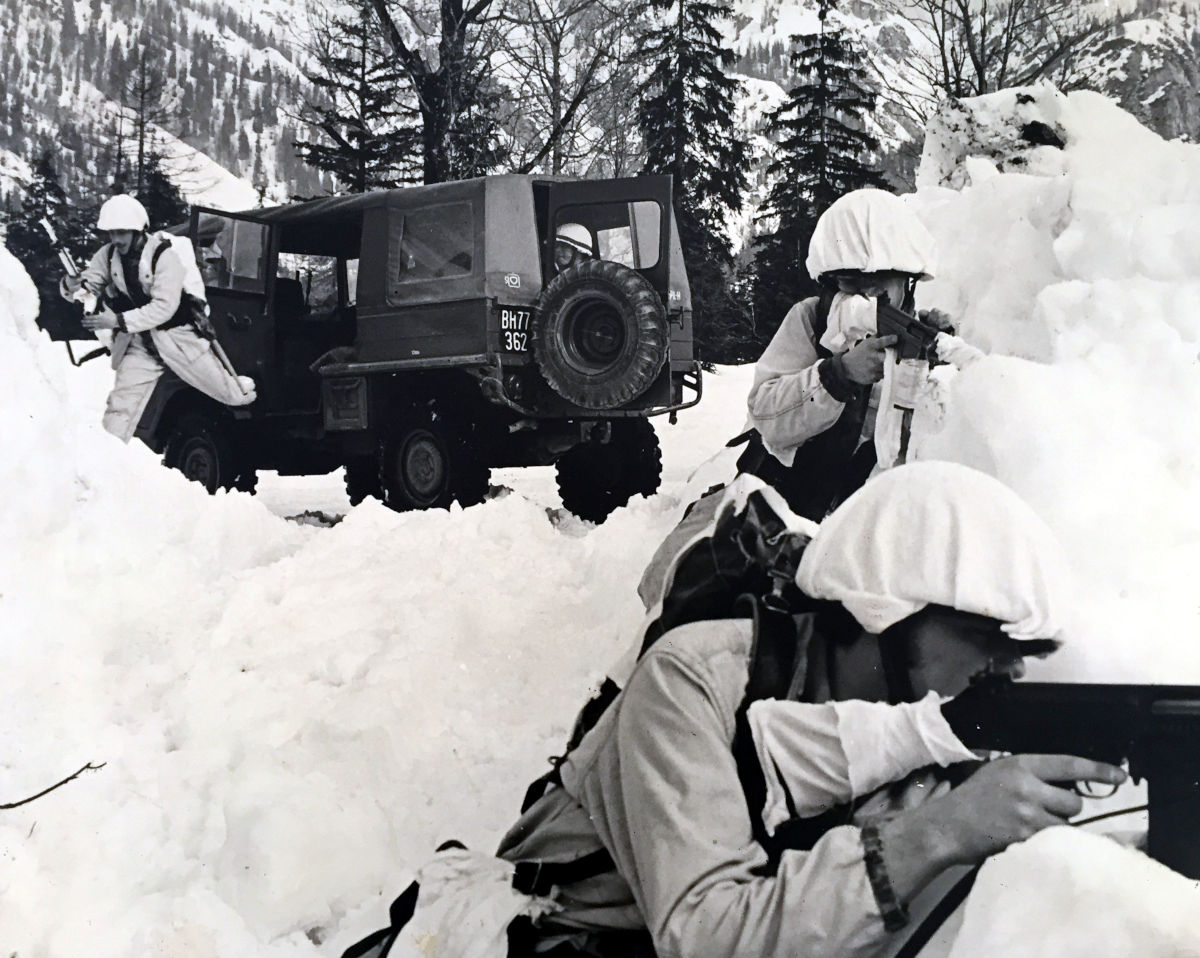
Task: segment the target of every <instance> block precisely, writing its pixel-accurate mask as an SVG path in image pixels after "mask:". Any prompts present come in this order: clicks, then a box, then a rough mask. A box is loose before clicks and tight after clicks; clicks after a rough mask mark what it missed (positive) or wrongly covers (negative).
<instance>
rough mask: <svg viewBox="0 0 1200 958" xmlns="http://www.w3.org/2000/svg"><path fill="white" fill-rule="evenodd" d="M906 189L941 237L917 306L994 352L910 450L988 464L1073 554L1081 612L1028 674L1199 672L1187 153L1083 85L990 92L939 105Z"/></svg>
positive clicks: (1198, 516)
mask: <svg viewBox="0 0 1200 958" xmlns="http://www.w3.org/2000/svg"><path fill="white" fill-rule="evenodd" d="M1050 142H1059V143H1061V144H1062V146H1061V148H1060V147H1058V146H1054V145H1047V144H1048V143H1050ZM919 182H920V186H921V189H920V190H919V192H918V194H917V196H916V197H915V198H914V200H915V205H916V208H917V209H918V211H919V213H920V214H921V215H922V217H923V218H924V219H925V221H926V223H927V225H928V226H929V227H930V229H931V230H932V231H933V232H934V234H935V235H936V236H937V238H938V240H939V245H940V246H941V249H942V252H943V262H942V264H941V270H940V271H939V277H938V279H937V280H936V281H935V282H933V283H930V284H927V287H928V288H927V289H926V288H925V287H923V288H922V291H921V299H922V305H935V306H940V307H942V308H944V309H947V310H949V311H950V312H952V313H953V314H955V315H956V316H957V317H959V319H960V323H961V331H962V334H963V335H964V337H965V338H967V339H968V340H970V341H972V342H974V343H976V344H977V345H979V346H981V347H982V348H984V349H985V350H988V351H989V352H991V353H992V356H991V357H989V358H988V359H986V360H984V361H983V362H981V363H979V364H977V365H975V366H973V367H971V368H969V369H968V370H966V371H964V372H963V373H962V374H961V375H959V376H958V377H957V378H956V379H955V380H954V382H953V385H952V386H951V393H950V396H949V397H948V416H947V421H946V424H945V427H944V429H943V431H942V432H941V433H940V434H937V435H935V436H932V437H927V438H926V439H925V440H924V441H923V442H922V443H921V444H920V446H919V448H918V454H919V455H921V456H927V457H935V458H948V459H954V460H956V461H960V462H965V463H967V464H968V465H972V466H975V467H976V468H980V469H983V470H985V471H987V472H990V473H992V474H993V475H996V476H998V477H999V478H1000V479H1002V480H1003V481H1004V482H1006V483H1008V484H1009V485H1010V486H1012V487H1013V488H1014V489H1016V491H1017V492H1019V493H1020V494H1021V495H1022V496H1023V497H1024V498H1025V499H1026V500H1028V501H1029V502H1030V503H1031V504H1033V506H1034V507H1035V508H1036V509H1037V510H1038V511H1039V512H1040V513H1041V514H1042V516H1043V517H1044V518H1045V519H1046V520H1047V521H1048V522H1049V523H1050V524H1051V526H1052V527H1053V528H1054V529H1055V531H1056V532H1057V533H1058V534H1059V536H1060V537H1061V538H1062V539H1063V541H1064V544H1065V545H1066V546H1067V548H1068V550H1069V551H1070V553H1071V554H1072V556H1073V558H1074V559H1075V562H1076V564H1077V567H1078V571H1079V573H1080V578H1081V581H1082V582H1084V583H1085V584H1086V586H1087V594H1086V606H1085V608H1083V609H1082V610H1081V616H1080V621H1079V622H1078V623H1076V626H1075V629H1074V633H1073V639H1074V641H1072V642H1071V644H1070V645H1069V646H1068V647H1067V648H1066V649H1065V650H1064V651H1063V652H1062V653H1060V654H1059V655H1058V656H1055V657H1053V658H1052V659H1051V660H1050V661H1049V662H1047V663H1046V664H1045V665H1044V666H1042V667H1041V669H1042V671H1041V674H1042V675H1057V676H1060V677H1067V678H1071V679H1076V680H1089V679H1090V680H1094V681H1103V680H1109V681H1126V682H1129V681H1173V682H1182V681H1191V682H1200V639H1197V636H1200V609H1198V608H1197V606H1196V604H1195V601H1194V591H1195V586H1194V581H1193V580H1194V574H1195V570H1196V569H1197V568H1200V564H1198V563H1200V510H1197V509H1196V507H1195V503H1196V502H1197V501H1200V419H1198V418H1197V417H1196V416H1195V415H1194V414H1193V410H1195V409H1197V408H1200V406H1198V403H1200V367H1198V366H1197V354H1198V353H1200V216H1198V215H1197V213H1198V212H1200V209H1198V207H1197V203H1198V202H1200V148H1198V147H1195V146H1191V145H1186V144H1182V143H1176V142H1165V141H1163V140H1162V139H1161V138H1159V137H1158V136H1156V135H1155V134H1154V133H1152V132H1150V131H1149V130H1146V129H1145V128H1143V127H1141V126H1139V125H1138V124H1137V122H1136V121H1135V120H1133V118H1132V117H1130V116H1129V115H1128V114H1126V113H1124V112H1123V111H1121V110H1120V109H1118V108H1117V107H1116V106H1115V105H1114V104H1112V103H1111V102H1110V101H1109V100H1107V99H1105V98H1104V97H1102V96H1099V95H1098V94H1093V93H1086V92H1081V93H1072V94H1069V95H1063V94H1061V93H1059V92H1058V91H1056V90H1054V89H1053V88H1051V87H1036V88H1030V89H1026V90H1007V91H1002V92H1000V93H996V94H992V95H990V96H986V97H979V98H975V99H972V100H966V101H962V102H961V103H955V104H951V105H950V106H948V107H947V108H946V109H945V110H944V111H943V112H942V113H941V114H940V115H939V116H938V118H936V120H935V121H934V122H933V123H932V124H931V126H930V131H929V136H928V138H927V142H926V147H925V155H924V157H923V161H922V166H921V172H920V178H919Z"/></svg>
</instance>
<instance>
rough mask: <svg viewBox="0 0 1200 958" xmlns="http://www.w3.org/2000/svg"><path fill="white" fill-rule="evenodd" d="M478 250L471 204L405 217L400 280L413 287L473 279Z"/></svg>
mask: <svg viewBox="0 0 1200 958" xmlns="http://www.w3.org/2000/svg"><path fill="white" fill-rule="evenodd" d="M474 246H475V230H474V224H473V222H472V219H471V204H470V203H445V204H443V205H441V206H430V207H426V208H425V209H422V210H413V211H412V212H410V213H405V214H404V228H403V233H402V235H401V239H400V270H399V276H398V277H397V279H398V280H399V281H400V282H402V283H412V282H418V281H421V280H430V279H443V278H447V277H456V276H469V275H470V274H471V271H472V268H473V257H472V252H473V250H474Z"/></svg>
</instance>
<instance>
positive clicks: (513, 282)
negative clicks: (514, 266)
mask: <svg viewBox="0 0 1200 958" xmlns="http://www.w3.org/2000/svg"><path fill="white" fill-rule="evenodd" d="M504 285H505V286H507V287H508V288H509V289H520V288H521V277H520V276H518V275H517V274H516V273H505V274H504Z"/></svg>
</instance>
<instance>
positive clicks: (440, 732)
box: [0, 251, 749, 958]
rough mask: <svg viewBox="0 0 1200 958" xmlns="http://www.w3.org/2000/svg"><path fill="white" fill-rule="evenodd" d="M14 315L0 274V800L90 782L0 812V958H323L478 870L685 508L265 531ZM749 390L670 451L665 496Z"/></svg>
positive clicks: (736, 423) (385, 513)
mask: <svg viewBox="0 0 1200 958" xmlns="http://www.w3.org/2000/svg"><path fill="white" fill-rule="evenodd" d="M36 306H37V301H36V294H35V293H34V291H33V286H32V284H31V283H30V282H29V280H28V277H26V276H25V274H24V273H23V271H21V269H20V267H19V266H18V265H17V264H16V263H15V261H14V260H12V258H11V257H10V256H9V255H8V253H7V251H0V377H2V378H3V381H4V382H5V383H7V384H8V393H7V396H8V403H7V408H8V409H9V410H10V416H9V420H8V425H7V428H6V444H5V468H4V470H3V472H2V473H0V528H3V530H4V534H5V547H4V549H3V550H0V583H2V584H3V585H2V587H0V622H3V635H2V636H0V675H3V679H2V680H0V681H2V683H3V686H2V687H3V693H4V694H3V695H2V696H0V728H3V729H4V735H3V736H2V737H0V802H5V801H16V800H18V799H20V798H24V797H27V796H29V795H33V794H35V793H36V792H38V791H40V790H41V789H42V788H44V787H46V786H47V785H50V784H52V783H53V782H56V781H58V780H59V779H61V778H63V777H65V776H66V775H67V774H69V773H70V772H73V771H75V770H76V769H78V768H80V767H81V766H83V765H84V764H85V763H89V762H91V763H95V764H100V763H102V762H103V763H106V764H105V765H104V767H103V768H102V769H100V770H99V771H90V772H87V773H85V774H84V775H82V776H80V777H79V778H78V779H77V780H75V781H73V782H71V783H70V784H68V785H66V786H64V787H63V788H61V789H59V790H58V791H56V792H53V793H51V794H50V795H47V796H45V797H44V798H41V799H39V800H37V801H36V802H34V803H31V804H29V805H27V806H23V807H21V808H18V809H14V810H11V811H8V812H4V813H0V847H2V848H3V849H4V856H5V859H6V863H5V868H4V869H3V870H0V930H2V933H0V941H2V943H3V945H4V947H5V949H6V953H7V950H12V951H15V952H17V953H18V954H22V955H26V954H28V955H47V956H56V955H67V954H85V953H86V954H89V955H94V956H97V958H106V956H113V958H116V956H131V955H143V954H162V955H181V956H182V955H188V956H197V958H198V956H235V955H237V956H240V955H246V954H255V955H316V954H328V953H330V952H337V951H338V947H339V945H342V946H344V945H345V944H346V943H347V940H348V939H351V938H355V937H359V936H361V934H362V933H363V931H364V926H365V925H370V924H373V923H375V922H377V921H378V914H379V908H380V898H381V897H385V898H390V897H391V895H393V894H395V893H396V891H398V890H399V888H400V887H402V885H403V884H404V883H405V882H406V881H407V877H406V874H407V870H408V869H409V868H411V867H414V866H415V865H416V864H419V863H420V861H421V860H423V859H424V858H425V857H426V855H427V854H428V853H429V852H430V851H431V850H432V848H433V847H434V846H435V845H436V844H437V843H439V842H440V841H442V840H444V839H446V838H449V837H458V838H460V839H462V840H464V841H466V842H468V843H470V844H472V845H473V846H475V847H481V848H490V847H491V846H492V845H493V844H494V843H495V841H496V839H497V837H498V835H499V834H500V832H502V831H503V830H504V829H505V828H506V827H507V825H508V824H509V823H510V821H511V819H512V818H513V816H514V814H515V811H516V809H517V807H518V805H519V803H520V797H521V794H522V792H523V789H524V786H525V784H526V783H527V782H528V781H529V780H531V779H532V778H534V777H535V776H536V775H538V774H540V773H541V772H542V771H544V770H545V768H546V764H545V760H546V756H548V755H551V754H553V753H555V752H557V751H559V750H560V749H561V746H562V743H563V742H564V741H565V739H566V737H567V734H568V731H569V724H570V722H571V721H572V720H573V718H574V715H575V712H576V710H577V708H578V705H579V704H580V702H581V701H582V700H583V699H584V698H585V697H586V695H587V694H588V693H587V690H588V688H589V685H591V684H595V683H597V682H598V681H599V679H600V678H601V677H602V675H603V672H604V669H605V668H606V667H607V666H608V664H609V663H610V662H611V661H612V660H614V659H615V658H616V657H617V656H618V655H619V654H620V653H621V652H623V651H624V649H625V647H626V644H627V643H628V642H629V641H630V637H631V636H632V635H633V633H634V630H635V626H636V624H637V622H638V621H639V620H640V618H641V615H642V609H641V606H640V604H639V603H638V600H637V597H636V594H635V591H634V586H635V584H636V579H637V575H638V573H639V572H640V569H641V568H642V566H644V565H645V562H646V561H647V560H648V558H649V555H650V553H651V552H652V551H653V549H654V548H655V546H656V545H657V543H658V541H659V540H660V539H661V538H662V536H663V535H665V533H666V531H667V529H668V528H669V527H670V526H671V525H672V524H673V522H674V520H675V515H676V513H677V512H678V510H679V509H680V508H681V507H682V505H683V502H682V501H681V496H680V495H678V494H675V495H673V494H670V493H668V494H664V495H660V496H658V497H656V498H655V499H654V500H653V501H645V500H638V501H636V502H634V503H633V504H631V506H630V507H629V508H627V509H625V510H622V511H621V512H620V513H619V514H618V515H616V516H614V517H612V519H610V521H609V522H608V523H606V524H605V525H604V526H602V527H600V528H592V527H591V526H589V525H587V524H584V523H582V522H579V521H578V520H575V519H573V518H571V517H567V518H564V519H560V520H558V521H557V522H553V521H551V517H550V516H549V515H548V514H547V508H546V506H545V504H543V503H540V502H536V503H535V502H534V501H531V500H530V499H529V498H526V497H525V496H522V495H518V494H513V495H508V496H506V497H504V498H501V499H498V500H496V501H493V502H489V503H486V504H485V505H483V506H481V507H477V508H474V509H470V510H466V511H463V510H459V509H456V510H454V511H453V512H429V513H414V514H407V515H398V514H396V513H393V512H390V511H389V510H387V509H384V508H383V507H382V506H380V505H378V504H376V503H373V502H371V503H367V504H364V505H363V506H361V507H359V508H357V509H354V510H353V511H352V512H350V514H349V515H348V516H347V518H346V519H345V520H344V521H343V522H341V523H340V524H339V525H337V526H335V527H333V528H328V529H324V528H316V527H312V526H305V525H298V524H295V523H291V522H287V521H284V520H283V519H281V518H279V517H277V516H275V515H273V514H271V513H270V512H269V511H267V509H265V508H264V507H263V505H262V503H260V502H258V501H256V500H255V499H253V498H251V497H248V496H244V495H240V494H229V495H219V496H216V497H209V496H207V495H205V494H204V492H203V491H202V490H201V489H200V488H199V487H198V486H196V485H193V484H189V483H187V482H185V481H183V479H182V478H181V477H180V476H179V475H178V474H177V473H174V472H171V471H168V470H165V469H163V468H162V467H161V466H160V465H159V463H158V461H157V458H156V457H155V456H153V455H151V454H150V453H149V452H148V451H147V450H146V449H145V448H144V447H142V446H141V445H140V444H131V445H130V446H128V447H126V446H123V445H121V444H120V443H119V442H118V441H116V440H115V439H113V438H112V437H111V436H109V435H107V434H106V433H104V432H103V431H102V430H101V428H100V427H99V424H98V421H99V418H100V411H101V408H102V405H103V399H104V394H105V391H106V389H107V387H108V385H109V383H110V382H111V372H110V371H108V370H106V369H104V368H103V363H102V362H99V361H97V362H94V363H91V364H89V365H88V366H86V367H84V368H83V369H81V370H74V369H71V368H70V367H69V366H68V364H67V362H66V358H65V354H64V352H63V349H62V347H61V345H59V344H53V343H50V342H49V341H47V340H46V339H45V338H44V337H43V336H42V335H41V334H40V333H38V332H37V331H36V328H35V327H34V326H33V324H32V318H33V316H34V315H35V313H36ZM748 375H749V370H745V371H742V370H739V371H737V372H736V374H734V375H732V376H730V377H728V379H727V380H726V381H725V383H724V384H725V385H726V388H727V390H728V395H727V396H722V395H721V386H722V385H723V383H722V380H723V377H721V376H712V377H709V378H708V381H707V382H708V386H709V388H710V390H713V389H714V388H715V389H716V401H715V405H716V406H718V407H720V410H719V412H718V413H717V415H716V417H715V419H714V418H712V417H710V418H709V419H708V420H707V421H706V423H705V424H703V425H702V424H700V423H699V422H698V421H697V420H695V419H693V420H692V421H691V422H690V423H689V424H687V425H683V424H681V426H680V427H679V430H678V431H676V432H675V433H674V435H673V436H670V437H669V438H668V439H667V443H666V445H667V460H668V461H667V470H666V472H667V476H668V482H669V483H670V484H672V485H673V486H674V488H675V489H676V490H677V491H678V490H679V488H680V487H681V486H682V484H683V481H684V479H685V477H686V475H687V473H688V472H690V471H691V467H690V466H689V465H687V462H686V460H685V459H684V458H683V457H682V456H681V450H683V449H687V448H688V447H693V448H696V449H699V450H701V451H705V450H707V449H708V448H709V447H710V446H711V445H712V444H713V443H714V439H713V432H712V430H713V429H714V423H715V424H716V425H715V428H716V429H717V430H720V431H719V432H717V433H716V435H717V436H718V437H721V436H725V435H729V434H732V432H734V431H736V430H737V429H738V428H739V427H740V424H741V411H740V408H739V406H740V397H742V396H744V394H745V391H746V390H747V389H748V387H749V380H748ZM730 411H732V412H730ZM723 415H724V416H726V417H728V422H727V423H725V422H724V420H723V419H722V416H723ZM670 432H671V431H670V430H668V433H670ZM701 437H703V438H701ZM695 459H696V455H695V454H694V453H693V454H692V461H693V463H694V461H695ZM344 508H345V505H344V499H343V509H344ZM355 908H359V909H360V910H361V909H363V908H372V909H373V912H372V914H371V916H370V917H367V918H362V917H355V918H347V914H348V913H349V912H350V911H351V910H352V909H355ZM330 936H333V940H329V939H330ZM318 943H323V944H321V945H320V947H318Z"/></svg>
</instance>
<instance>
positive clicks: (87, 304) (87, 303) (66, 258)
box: [38, 216, 100, 313]
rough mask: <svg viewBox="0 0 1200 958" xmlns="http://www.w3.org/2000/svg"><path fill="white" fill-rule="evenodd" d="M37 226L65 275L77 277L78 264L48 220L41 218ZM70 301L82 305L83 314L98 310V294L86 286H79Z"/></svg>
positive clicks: (78, 272) (78, 271)
mask: <svg viewBox="0 0 1200 958" xmlns="http://www.w3.org/2000/svg"><path fill="white" fill-rule="evenodd" d="M38 225H39V226H40V227H41V228H42V229H44V230H45V231H46V235H47V236H49V237H50V246H51V248H52V249H53V250H54V252H56V253H57V254H58V261H59V262H60V263H62V266H63V270H64V271H65V272H66V274H67V275H68V276H71V277H77V276H79V274H80V272H81V270H80V269H79V264H78V263H76V262H75V257H74V256H72V255H71V251H70V250H69V249H67V247H66V245H65V244H64V243H63V241H62V240H60V239H59V238H58V234H57V233H56V232H54V226H53V224H51V222H50V220H49V219H47V218H46V217H44V216H43V217H42V218H41V219H40V220H38ZM71 299H72V300H74V301H75V302H77V303H82V304H83V311H84V312H85V313H94V312H96V310H98V309H99V308H100V296H99V294H98V293H93V292H92V291H91V290H89V289H88V288H87V287H86V286H80V287H79V289H77V290H76V291H75V292H74V293H72V294H71Z"/></svg>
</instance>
